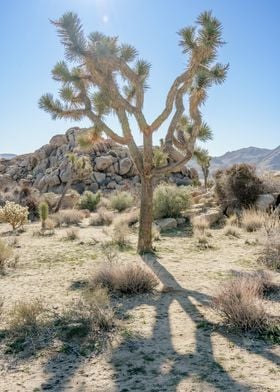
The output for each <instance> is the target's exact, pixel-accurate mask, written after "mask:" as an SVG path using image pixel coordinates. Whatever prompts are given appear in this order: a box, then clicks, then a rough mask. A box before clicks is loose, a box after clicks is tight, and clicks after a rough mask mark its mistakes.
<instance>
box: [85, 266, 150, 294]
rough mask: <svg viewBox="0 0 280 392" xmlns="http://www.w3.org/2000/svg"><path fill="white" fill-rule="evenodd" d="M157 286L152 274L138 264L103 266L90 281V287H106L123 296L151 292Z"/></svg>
mask: <svg viewBox="0 0 280 392" xmlns="http://www.w3.org/2000/svg"><path fill="white" fill-rule="evenodd" d="M157 284H158V281H157V278H156V276H155V275H154V273H153V272H152V271H150V270H149V269H148V268H147V267H142V266H141V265H140V264H138V263H126V264H117V263H114V264H109V265H108V264H103V265H102V266H101V268H100V269H99V270H98V271H97V272H96V273H95V274H94V275H93V277H92V279H91V281H90V286H91V287H98V286H101V287H106V288H108V289H109V290H110V291H112V292H119V293H123V294H140V293H147V292H151V291H152V290H154V289H155V287H156V286H157Z"/></svg>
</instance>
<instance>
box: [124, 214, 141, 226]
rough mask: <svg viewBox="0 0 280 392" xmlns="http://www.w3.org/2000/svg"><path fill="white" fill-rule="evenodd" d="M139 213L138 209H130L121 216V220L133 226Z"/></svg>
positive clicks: (137, 219)
mask: <svg viewBox="0 0 280 392" xmlns="http://www.w3.org/2000/svg"><path fill="white" fill-rule="evenodd" d="M139 214H140V211H139V210H134V211H130V212H128V213H127V214H126V215H125V216H123V217H122V220H123V221H124V222H126V224H127V225H128V226H129V227H130V226H133V225H135V224H136V223H137V222H138V221H139Z"/></svg>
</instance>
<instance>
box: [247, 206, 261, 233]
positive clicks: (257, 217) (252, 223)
mask: <svg viewBox="0 0 280 392" xmlns="http://www.w3.org/2000/svg"><path fill="white" fill-rule="evenodd" d="M266 219H267V214H266V213H264V212H262V211H259V210H255V209H253V208H250V209H248V210H243V212H242V215H241V227H243V228H244V229H245V230H246V231H248V232H249V233H252V232H254V231H257V230H260V229H261V228H262V227H263V225H264V223H265V220H266Z"/></svg>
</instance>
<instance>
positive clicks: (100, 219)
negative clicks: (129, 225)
mask: <svg viewBox="0 0 280 392" xmlns="http://www.w3.org/2000/svg"><path fill="white" fill-rule="evenodd" d="M113 219H114V214H113V213H112V212H110V211H107V210H106V208H104V207H101V208H99V209H98V210H97V213H96V215H95V216H93V217H91V219H90V222H89V223H90V225H92V226H109V225H110V224H111V223H112V222H113Z"/></svg>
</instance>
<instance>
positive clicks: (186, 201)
mask: <svg viewBox="0 0 280 392" xmlns="http://www.w3.org/2000/svg"><path fill="white" fill-rule="evenodd" d="M153 203H154V207H153V209H154V218H155V219H161V218H177V217H179V216H180V215H181V212H182V211H183V210H185V209H187V208H189V207H190V205H191V196H190V193H189V191H188V189H187V188H186V187H177V186H176V185H166V184H160V185H159V186H158V187H157V188H156V189H155V192H154V200H153Z"/></svg>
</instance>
